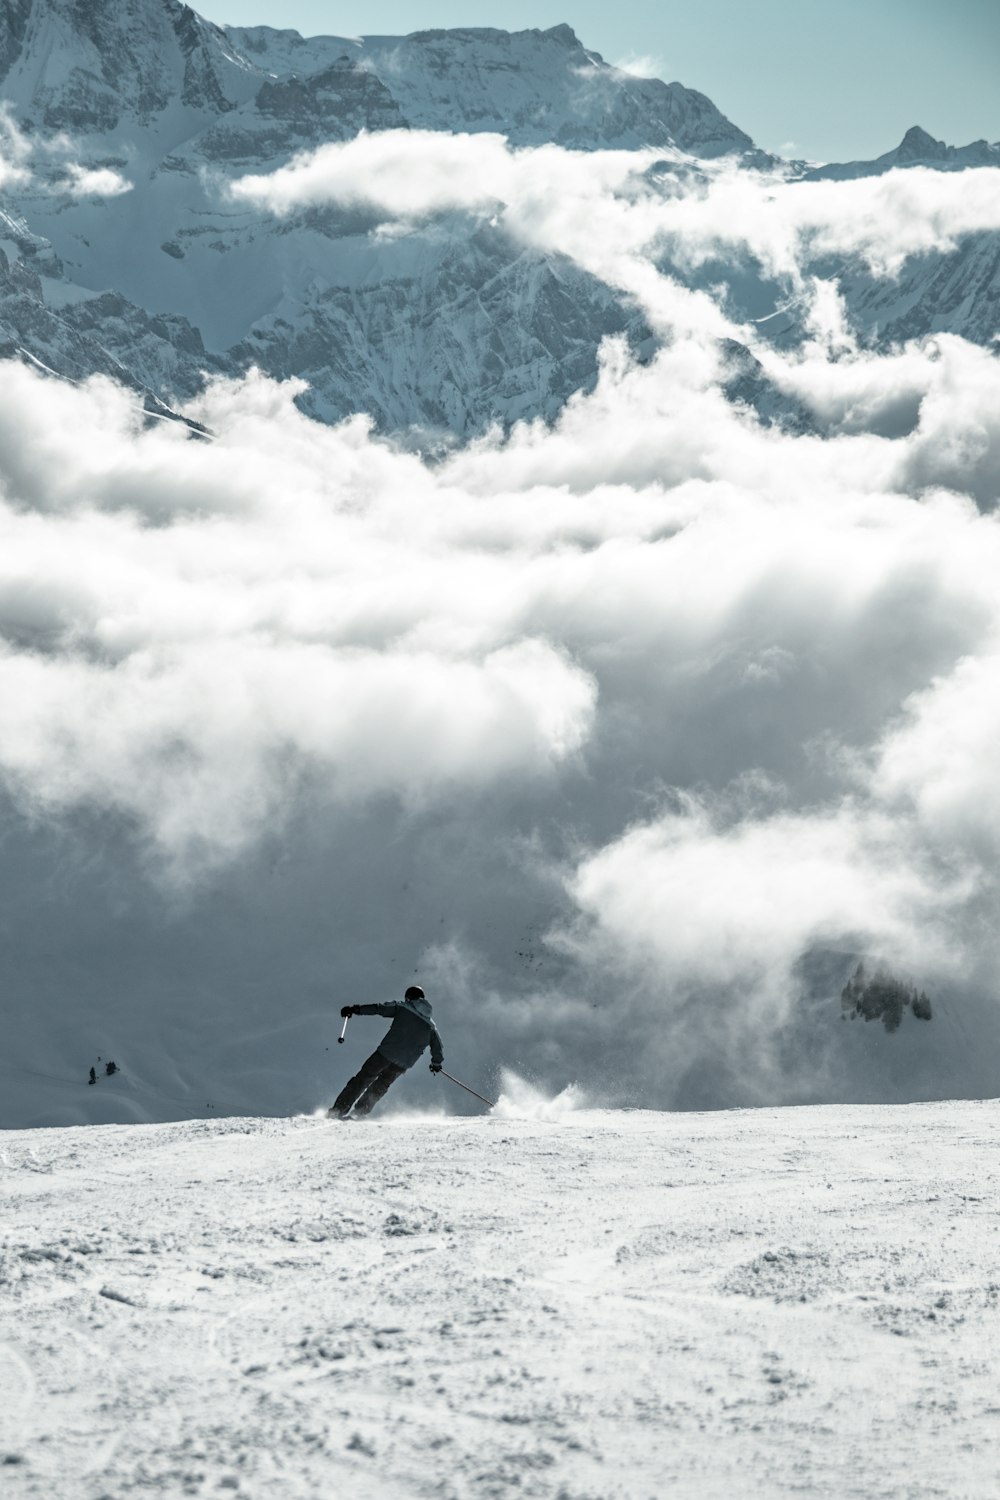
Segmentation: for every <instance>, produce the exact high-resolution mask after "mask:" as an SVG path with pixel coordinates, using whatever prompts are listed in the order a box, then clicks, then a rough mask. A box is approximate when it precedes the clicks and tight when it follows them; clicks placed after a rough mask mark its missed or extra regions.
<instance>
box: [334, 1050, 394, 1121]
mask: <svg viewBox="0 0 1000 1500" xmlns="http://www.w3.org/2000/svg"><path fill="white" fill-rule="evenodd" d="M387 1065H389V1064H388V1059H387V1058H385V1057H383V1056H382V1054H381V1052H373V1053H372V1055H371V1057H367V1058H365V1061H364V1062H363V1063H362V1064H361V1066H360V1068H359V1069H358V1071H357V1072H356V1073H355V1075H354V1077H353V1078H349V1079H348V1080H347V1082H346V1083H345V1084H344V1087H343V1088H342V1089H341V1091H340V1093H339V1094H338V1095H337V1097H336V1099H335V1100H334V1101H333V1105H332V1106H331V1108H330V1109H329V1110H328V1111H327V1113H328V1114H331V1115H346V1114H347V1112H348V1110H349V1109H350V1107H351V1105H352V1104H356V1103H357V1101H358V1100H359V1099H360V1098H361V1095H362V1094H363V1093H364V1092H365V1090H366V1089H367V1088H368V1087H369V1085H370V1084H371V1083H372V1082H373V1081H374V1080H375V1079H376V1078H377V1077H378V1076H379V1074H380V1073H381V1072H382V1069H383V1068H384V1067H386V1066H387Z"/></svg>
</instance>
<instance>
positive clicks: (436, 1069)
mask: <svg viewBox="0 0 1000 1500" xmlns="http://www.w3.org/2000/svg"><path fill="white" fill-rule="evenodd" d="M440 1071H441V1064H440V1063H431V1072H432V1073H440Z"/></svg>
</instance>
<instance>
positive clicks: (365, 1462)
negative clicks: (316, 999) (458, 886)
mask: <svg viewBox="0 0 1000 1500" xmlns="http://www.w3.org/2000/svg"><path fill="white" fill-rule="evenodd" d="M544 1113H545V1110H544V1109H541V1108H539V1107H538V1106H537V1104H536V1106H535V1107H534V1108H532V1107H531V1106H530V1105H528V1104H527V1103H526V1101H525V1100H524V1098H523V1097H522V1100H521V1103H520V1105H518V1104H516V1103H515V1102H514V1101H513V1099H510V1100H508V1101H507V1103H506V1105H505V1107H503V1108H502V1109H501V1110H500V1111H498V1112H497V1113H496V1114H495V1115H494V1116H493V1117H490V1118H483V1119H479V1120H475V1121H468V1120H467V1121H461V1120H445V1119H440V1118H435V1117H433V1116H413V1115H409V1116H407V1115H396V1116H393V1117H390V1118H386V1119H383V1120H380V1121H371V1122H369V1123H367V1124H364V1125H361V1124H359V1125H356V1126H352V1125H332V1124H328V1123H326V1122H320V1121H316V1120H312V1119H310V1118H308V1117H304V1118H299V1119H295V1120H287V1121H272V1122H261V1121H258V1120H243V1119H225V1120H219V1121H215V1122H213V1123H211V1124H186V1125H177V1126H161V1127H146V1128H136V1127H130V1128H125V1127H119V1128H114V1127H104V1128H100V1127H98V1128H93V1129H89V1130H70V1131H40V1132H14V1133H11V1134H8V1135H6V1136H5V1137H4V1139H3V1143H2V1152H0V1180H2V1182H3V1188H4V1195H5V1200H6V1208H5V1215H4V1225H3V1230H2V1248H0V1299H2V1300H0V1315H2V1318H3V1323H2V1328H0V1339H2V1342H0V1461H2V1463H3V1470H2V1472H3V1492H4V1496H5V1500H28V1497H37V1500H42V1497H44V1500H49V1497H52V1496H54V1495H58V1496H59V1500H100V1497H105V1496H111V1495H114V1496H115V1497H123V1496H127V1495H132V1494H138V1493H144V1494H145V1493H149V1492H156V1493H164V1494H169V1495H181V1494H189V1495H206V1496H207V1495H219V1494H234V1495H243V1496H246V1497H252V1500H258V1497H259V1500H264V1497H270V1496H274V1495H278V1494H280V1495H281V1496H282V1497H283V1500H297V1497H300V1496H302V1497H305V1496H313V1495H332V1494H341V1493H347V1492H350V1493H354V1494H364V1495H372V1496H374V1495H380V1496H381V1495H385V1496H388V1495H391V1496H392V1497H393V1500H430V1497H438V1500H481V1497H482V1500H484V1497H496V1500H500V1497H504V1500H506V1497H508V1496H510V1495H512V1494H518V1495H524V1496H526V1497H532V1500H598V1497H600V1500H661V1497H663V1496H667V1495H672V1496H673V1495H676V1496H679V1497H685V1500H687V1497H694V1496H698V1497H699V1500H732V1497H733V1496H739V1497H740V1500H778V1497H779V1496H781V1497H784V1496H787V1495H791V1494H795V1495H798V1496H802V1497H804V1500H820V1497H822V1500H832V1497H837V1500H848V1497H850V1500H954V1497H959V1496H961V1497H962V1500H992V1497H993V1496H995V1495H996V1493H997V1491H998V1487H1000V1403H998V1401H997V1383H998V1369H997V1342H996V1324H997V1305H998V1295H1000V1293H998V1287H997V1277H996V1259H997V1235H998V1222H997V1215H996V1192H997V1187H998V1175H997V1162H996V1137H997V1128H998V1126H1000V1108H998V1105H997V1104H996V1103H995V1102H989V1103H980V1104H965V1105H958V1104H940V1105H934V1106H928V1105H923V1106H919V1107H913V1108H908V1109H889V1108H823V1109H810V1110H802V1109H793V1110H781V1111H770V1110H768V1111H758V1112H731V1113H725V1114H714V1115H686V1116H672V1115H656V1114H646V1113H633V1114H615V1113H607V1112H591V1111H587V1110H581V1111H579V1112H576V1113H574V1112H571V1111H570V1112H565V1111H563V1112H561V1113H560V1112H559V1111H556V1112H555V1117H554V1118H549V1119H544V1118H540V1116H541V1115H543V1114H544ZM549 1113H550V1114H551V1113H552V1111H551V1109H550V1111H549Z"/></svg>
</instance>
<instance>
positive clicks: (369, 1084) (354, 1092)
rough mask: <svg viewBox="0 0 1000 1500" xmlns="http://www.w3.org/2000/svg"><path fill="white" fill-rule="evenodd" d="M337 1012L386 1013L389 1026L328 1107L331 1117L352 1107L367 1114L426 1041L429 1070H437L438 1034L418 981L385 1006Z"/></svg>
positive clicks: (351, 1007)
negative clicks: (429, 1053) (372, 1050)
mask: <svg viewBox="0 0 1000 1500" xmlns="http://www.w3.org/2000/svg"><path fill="white" fill-rule="evenodd" d="M340 1014H341V1015H342V1016H343V1017H344V1019H345V1021H346V1020H347V1018H348V1017H349V1016H386V1017H387V1018H388V1019H389V1020H391V1021H392V1025H391V1026H390V1027H389V1030H388V1031H387V1032H386V1034H385V1036H384V1037H383V1038H382V1040H381V1041H380V1042H379V1044H378V1046H377V1047H376V1049H375V1051H374V1052H373V1053H372V1055H371V1057H369V1058H368V1060H367V1061H366V1062H363V1063H362V1064H361V1067H360V1068H359V1069H358V1071H357V1072H356V1073H355V1075H354V1077H353V1078H349V1079H348V1080H347V1082H346V1083H345V1084H344V1087H343V1088H342V1089H341V1091H340V1093H339V1094H338V1095H337V1097H336V1099H335V1101H334V1102H333V1104H332V1105H331V1106H330V1108H329V1109H328V1110H327V1114H328V1115H329V1117H330V1119H331V1120H343V1119H345V1118H346V1117H347V1115H349V1114H350V1112H351V1110H352V1109H353V1110H354V1113H355V1114H356V1115H367V1114H370V1113H371V1111H372V1109H373V1108H374V1107H375V1105H376V1104H377V1103H378V1101H379V1100H380V1099H381V1098H382V1096H383V1094H384V1093H385V1092H386V1090H387V1089H390V1088H391V1087H392V1085H393V1084H394V1083H395V1082H396V1079H397V1078H402V1076H403V1074H404V1073H405V1072H406V1070H407V1068H412V1067H413V1064H414V1063H415V1062H416V1060H417V1058H418V1057H420V1056H421V1054H422V1053H423V1052H424V1050H425V1049H426V1048H427V1046H428V1044H429V1045H430V1049H431V1072H432V1073H440V1071H441V1068H442V1065H443V1063H444V1051H443V1049H442V1047H441V1034H440V1032H439V1031H438V1029H437V1027H436V1026H435V1025H434V1022H433V1021H432V1020H431V1006H430V1001H429V1000H428V999H427V996H426V995H425V994H424V992H423V990H422V989H421V988H420V986H419V984H411V985H410V987H409V989H408V990H407V991H406V994H405V995H404V996H403V998H402V1000H390V1001H388V1002H387V1003H386V1004H385V1005H345V1006H343V1007H342V1008H341V1012H340Z"/></svg>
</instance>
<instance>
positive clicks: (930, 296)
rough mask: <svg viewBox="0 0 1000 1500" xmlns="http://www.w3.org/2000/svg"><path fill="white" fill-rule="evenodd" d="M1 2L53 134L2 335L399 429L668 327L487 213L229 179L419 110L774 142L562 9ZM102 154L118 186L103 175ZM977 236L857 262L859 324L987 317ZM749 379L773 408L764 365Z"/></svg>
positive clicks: (841, 172) (24, 119)
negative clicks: (328, 15)
mask: <svg viewBox="0 0 1000 1500" xmlns="http://www.w3.org/2000/svg"><path fill="white" fill-rule="evenodd" d="M2 26H3V30H2V32H0V71H2V75H3V81H2V97H3V99H4V101H6V103H7V104H8V107H9V108H10V110H11V114H12V119H13V120H14V122H15V124H16V126H17V127H18V129H19V130H20V131H21V132H22V139H23V141H24V142H26V143H27V144H26V147H25V149H26V150H28V151H33V153H34V154H33V156H32V159H31V163H30V172H29V174H28V176H27V180H26V181H24V182H22V183H18V182H15V183H13V184H10V185H9V186H8V190H7V194H6V195H5V198H4V200H3V217H2V221H0V230H2V233H0V250H2V251H3V253H4V256H5V262H6V264H5V265H2V266H0V338H2V341H3V347H4V348H5V349H7V350H9V351H12V352H13V351H20V352H23V353H24V354H26V355H28V356H30V357H32V358H33V359H35V360H38V361H40V362H41V363H42V364H44V365H45V366H46V367H48V368H51V369H53V370H55V371H56V372H57V373H60V374H64V375H67V376H69V377H71V378H78V377H79V376H80V375H81V374H83V373H87V372H88V371H102V372H105V373H110V374H114V375H115V376H116V377H117V378H119V379H122V380H124V381H125V382H126V383H127V384H131V385H132V386H133V387H135V388H136V389H137V390H138V391H140V392H141V393H143V395H144V396H145V398H146V399H147V400H148V401H152V402H153V403H154V404H156V403H158V402H163V403H167V404H169V403H172V402H176V401H179V400H183V399H185V398H188V397H190V396H191V395H192V394H193V393H194V392H195V391H196V390H197V389H198V388H199V387H200V385H201V383H202V381H203V379H204V376H205V374H206V373H213V372H214V373H223V372H229V373H237V372H239V371H241V370H243V369H245V368H247V366H248V365H250V364H256V365H258V366H260V367H262V368H263V369H264V370H266V371H267V372H268V373H271V374H274V375H277V376H300V377H304V378H305V379H306V380H307V381H308V382H309V387H310V389H309V391H308V393H306V394H305V395H304V396H303V397H302V398H301V401H302V404H303V405H304V406H305V408H306V409H307V410H309V411H310V412H311V413H312V414H313V415H315V416H318V417H320V418H322V419H324V420H336V419H337V418H339V417H342V416H344V415H346V414H348V413H350V412H353V411H364V412H367V413H370V414H371V415H372V416H373V417H374V418H375V419H376V421H377V422H378V423H380V424H381V425H382V426H384V427H386V428H389V429H397V428H405V427H408V426H410V425H412V424H417V425H420V426H423V427H429V428H431V429H432V430H438V429H444V430H447V431H449V432H452V433H456V434H459V435H461V434H465V433H469V432H472V431H476V430H479V429H481V428H483V427H484V426H485V425H487V424H488V423H489V422H491V421H495V420H498V419H499V420H501V421H503V422H510V421H513V420H516V419H517V418H519V417H524V416H535V415H540V416H544V417H546V418H551V417H553V416H554V415H555V413H556V412H558V410H559V409H560V408H561V407H562V406H563V405H564V404H565V402H566V400H567V399H568V397H569V396H570V395H571V394H572V393H573V392H574V391H575V390H578V389H587V388H588V387H589V386H591V385H592V384H593V381H594V379H595V375H596V369H597V350H598V348H599V345H600V343H601V340H602V339H603V338H604V337H606V336H607V335H608V334H609V333H622V334H625V335H626V336H627V338H628V339H629V341H630V342H631V344H632V346H633V347H634V348H636V349H638V350H640V352H641V351H643V350H650V349H652V348H653V347H654V341H652V339H651V333H650V329H649V326H648V323H647V321H646V319H645V318H644V317H643V315H642V314H641V312H640V311H639V309H638V308H637V307H636V305H635V303H634V301H633V300H632V299H631V297H630V296H629V295H627V293H626V292H624V291H623V289H622V288H621V287H619V286H616V285H609V284H607V283H606V282H605V281H604V280H603V279H602V278H601V276H600V275H595V274H593V272H591V271H588V270H587V269H585V268H583V267H581V265H580V264H578V263H576V262H574V261H573V260H572V259H567V258H566V257H565V256H562V255H559V254H553V253H552V252H551V251H547V250H546V249H544V248H540V247H531V246H526V245H525V244H524V243H518V242H515V241H514V240H513V239H512V238H511V237H510V235H509V234H507V233H505V232H504V230H503V227H502V226H494V227H491V226H490V225H489V224H487V223H484V221H483V220H482V217H481V216H469V215H464V214H461V213H458V214H452V215H451V216H450V217H448V218H446V219H441V218H440V217H439V218H438V219H437V220H436V221H435V222H433V223H431V224H425V225H422V226H419V225H418V226H411V230H410V232H409V233H408V234H407V235H406V236H405V237H404V238H402V239H400V238H392V237H390V238H383V239H379V238H378V237H373V234H372V231H373V229H374V228H375V227H376V226H377V222H378V217H377V215H374V214H373V213H372V212H371V211H366V210H364V209H362V208H356V209H353V210H351V209H338V210H336V211H335V210H332V209H326V210H321V211H320V210H311V211H308V212H301V213H299V214H297V215H296V216H295V217H294V218H293V219H292V220H275V219H273V218H269V217H268V216H262V215H261V214H260V213H259V212H258V211H256V210H253V209H249V208H246V207H245V206H243V205H237V204H233V203H231V202H227V201H226V197H225V187H226V184H227V183H228V182H230V181H232V180H233V179H235V178H237V177H240V176H242V175H244V174H246V173H250V172H255V171H256V172H261V171H272V170H274V169H275V168H277V167H279V166H280V165H282V164H283V163H285V162H287V161H288V160H289V159H290V158H292V157H293V156H294V155H295V154H296V153H299V152H302V151H307V150H310V149H315V148H317V147H319V146H321V145H323V144H325V143H327V142H330V141H344V140H349V139H351V138H353V137H355V136H356V135H357V134H358V132H359V131H369V132H378V131H382V130H389V129H396V130H400V129H407V128H420V129H429V130H435V131H449V132H453V131H464V132H471V133H477V132H484V131H485V132H500V133H502V134H504V135H505V136H506V137H507V138H508V139H509V140H510V141H511V143H512V144H514V145H518V146H532V145H540V144H544V143H548V142H554V143H558V144H560V145H562V146H567V147H572V148H574V149H581V150H594V149H609V148H612V149H634V148H637V147H643V146H651V147H654V148H656V149H660V150H663V151H666V152H676V151H680V152H683V153H687V155H688V156H689V157H693V158H701V159H704V160H715V159H717V158H719V157H720V156H722V155H724V154H728V155H730V156H731V157H732V158H733V159H735V160H738V161H741V162H743V163H744V164H746V165H748V166H761V165H767V164H768V163H769V162H770V159H769V158H766V157H764V156H763V154H762V153H760V152H758V151H756V149H755V148H754V146H753V142H752V141H751V140H750V138H749V137H748V136H747V135H746V134H745V133H744V132H742V131H741V130H739V129H738V128H737V127H736V126H734V125H733V124H732V123H731V122H730V121H728V120H727V119H726V118H725V116H724V115H723V114H721V113H720V111H719V110H718V109H717V108H716V107H715V106H714V105H713V104H712V103H711V101H709V100H708V99H706V98H705V97H704V95H702V94H699V93H697V92H695V91H694V90H691V89H689V88H686V87H684V86H683V85H681V84H680V83H671V84H664V83H661V82H659V81H658V80H655V79H642V78H636V77H632V76H631V75H629V74H627V73H624V72H622V71H621V70H619V69H617V68H614V67H612V66H609V65H608V64H607V63H605V62H604V60H603V59H602V58H601V57H600V55H599V54H597V53H595V52H592V51H589V50H588V49H587V48H586V47H585V46H584V45H583V44H582V43H581V42H580V41H579V40H578V39H577V37H576V36H575V34H574V32H573V31H572V30H571V29H570V27H569V26H565V25H563V26H556V27H553V28H550V29H549V30H545V31H538V30H533V31H525V32H519V33H513V34H511V33H508V32H504V31H500V30H496V29H491V28H476V29H461V30H455V31H422V32H416V33H414V34H413V35H411V36H408V37H367V38H363V39H356V38H342V37H335V36H332V37H326V36H322V37H312V38H303V37H301V36H299V34H298V33H297V32H294V31H280V30H276V29H273V28H270V27H265V26H258V27H231V28H227V29H223V28H220V27H217V26H214V25H212V24H210V23H208V22H206V21H204V20H202V19H201V18H200V17H198V16H197V15H196V14H195V13H194V12H193V11H192V10H191V9H190V8H189V7H187V6H184V5H181V4H180V3H178V0H123V3H118V0H95V3H94V4H88V5H87V6H83V7H81V6H79V5H77V4H75V3H74V0H23V3H19V4H17V5H16V6H8V7H7V8H6V9H5V12H4V16H3V21H2ZM53 140H54V141H55V142H56V146H55V148H53V147H52V145H51V143H52V142H53ZM68 156H71V157H72V161H69V160H68ZM996 159H997V148H996V147H989V146H986V145H985V144H984V143H979V144H978V145H977V146H975V147H967V148H964V149H963V150H962V151H957V152H956V151H954V150H953V148H950V147H944V146H943V145H942V144H941V143H940V142H934V141H933V140H932V139H931V138H930V137H929V136H926V135H925V133H923V132H921V131H917V130H914V131H910V132H909V133H908V135H907V137H906V139H905V140H904V142H903V143H902V145H901V146H900V147H899V148H897V151H896V152H892V153H889V154H888V155H887V156H885V157H882V158H879V160H878V161H876V162H874V163H853V164H849V165H848V166H845V167H830V168H826V169H821V171H822V172H825V174H826V175H827V176H832V177H837V176H840V177H845V176H857V175H860V174H863V173H881V172H884V171H886V170H889V169H890V168H891V167H893V166H900V165H905V164H911V163H916V162H918V161H919V162H930V163H932V164H933V165H935V166H937V165H947V166H948V167H949V169H958V168H961V167H964V166H967V165H982V164H992V163H994V162H995V161H996ZM101 174H103V175H104V177H105V178H107V177H108V174H111V179H110V180H117V181H118V182H120V187H121V188H122V189H123V190H122V191H120V192H113V193H107V192H98V191H96V190H94V191H88V185H89V186H91V187H95V188H96V185H97V181H98V177H100V176H101ZM805 175H806V177H807V178H815V177H816V176H817V175H820V172H817V171H813V172H807V173H806V174H805ZM125 188H127V189H128V191H125V190H124V189H125ZM960 255H961V257H962V259H961V260H956V258H955V257H944V258H942V259H941V262H940V264H938V263H936V262H935V261H934V260H933V258H928V257H924V258H923V259H921V260H920V261H919V262H912V263H911V264H909V265H908V266H907V268H906V270H905V272H904V274H903V277H902V278H901V280H900V281H899V283H898V284H896V283H893V284H891V285H889V286H887V285H886V284H885V282H884V281H880V282H877V283H876V282H874V281H872V279H871V278H870V277H866V275H865V274H864V272H863V271H862V270H858V271H853V270H852V268H850V267H848V268H847V269H846V273H845V286H846V288H847V290H848V303H849V306H850V308H851V311H852V312H854V313H855V314H856V317H857V321H858V326H859V327H860V328H862V329H863V330H864V331H866V332H868V333H869V334H870V335H872V336H875V335H877V336H878V337H880V338H883V339H884V338H898V337H901V336H904V335H907V334H911V333H921V332H927V331H932V330H937V329H942V328H944V329H948V330H951V331H955V332H960V333H962V334H963V335H965V336H966V337H970V338H973V339H977V340H985V339H988V338H989V337H990V336H991V334H992V331H993V330H994V328H995V326H996V325H995V317H994V311H995V304H996V298H997V276H996V265H995V256H994V252H993V241H992V237H990V236H987V237H985V238H984V239H983V240H982V241H981V242H980V243H977V244H970V245H969V246H963V248H962V250H961V252H960ZM668 269H670V268H669V267H668ZM674 270H675V274H676V275H677V276H678V277H679V278H680V279H681V280H685V279H686V280H688V281H690V280H691V278H690V276H689V275H688V273H686V272H685V271H684V270H683V269H678V268H674ZM741 277H742V279H743V281H744V282H747V280H749V284H750V285H751V286H752V285H755V284H756V283H757V281H759V279H760V278H759V274H758V273H757V272H756V271H755V270H754V268H753V267H750V268H749V271H747V268H745V267H744V268H743V269H742V270H741V271H740V273H739V275H736V276H735V279H734V291H733V294H732V295H733V302H732V305H733V307H734V308H735V309H736V310H737V311H739V310H740V306H741V303H740V294H739V290H738V286H737V283H739V281H740V278H741ZM695 284H697V278H695ZM754 296H757V297H758V300H759V294H756V293H755V294H754ZM752 302H753V297H752V298H751V303H752ZM748 307H750V304H748ZM751 312H752V308H751ZM778 326H780V327H787V324H779V325H778ZM771 331H773V330H771ZM740 390H741V399H750V400H751V402H752V404H755V405H756V406H757V407H758V410H760V411H761V412H762V413H763V414H764V415H765V416H767V417H768V419H770V418H771V417H772V416H773V415H774V412H775V405H774V401H773V399H772V393H770V392H769V390H768V389H767V388H766V387H760V388H758V387H757V386H754V387H753V389H751V388H750V387H749V386H747V384H746V382H745V381H743V383H742V385H741V387H740ZM786 416H788V418H789V419H790V420H798V419H797V417H796V416H795V415H794V414H793V413H792V412H791V408H789V411H788V412H787V413H786Z"/></svg>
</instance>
